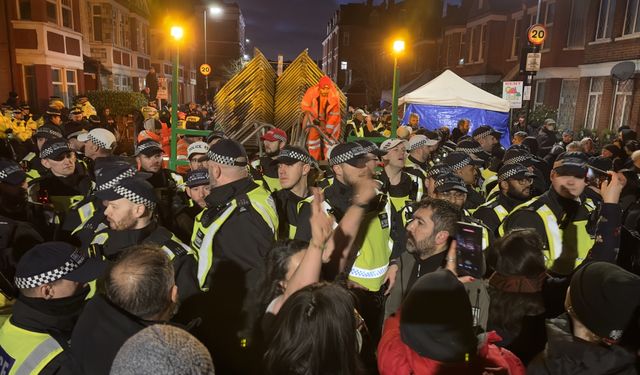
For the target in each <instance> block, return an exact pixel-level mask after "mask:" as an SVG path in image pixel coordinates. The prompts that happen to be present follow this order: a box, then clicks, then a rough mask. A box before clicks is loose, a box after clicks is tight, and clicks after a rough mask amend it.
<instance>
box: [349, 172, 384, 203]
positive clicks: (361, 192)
mask: <svg viewBox="0 0 640 375" xmlns="http://www.w3.org/2000/svg"><path fill="white" fill-rule="evenodd" d="M379 186H380V183H379V182H378V181H376V180H374V179H372V178H365V179H361V180H359V181H358V182H357V183H356V184H355V186H354V188H353V197H352V198H351V203H352V204H354V205H356V206H360V207H364V206H366V205H367V204H369V202H371V200H372V199H373V198H374V197H375V196H376V195H378V187H379Z"/></svg>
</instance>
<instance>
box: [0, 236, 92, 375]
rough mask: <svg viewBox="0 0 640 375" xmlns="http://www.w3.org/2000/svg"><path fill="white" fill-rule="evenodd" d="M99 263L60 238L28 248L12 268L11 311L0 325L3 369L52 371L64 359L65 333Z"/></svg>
mask: <svg viewBox="0 0 640 375" xmlns="http://www.w3.org/2000/svg"><path fill="white" fill-rule="evenodd" d="M103 271H104V263H102V262H100V261H98V260H96V259H90V258H87V257H86V256H84V255H83V254H81V253H80V252H79V251H78V250H76V249H75V248H73V246H71V245H69V244H67V243H64V242H46V243H43V244H40V245H37V246H35V247H34V248H33V249H31V250H29V251H28V252H27V253H26V254H25V255H24V256H23V257H22V259H21V260H20V262H19V263H18V266H17V268H16V275H15V284H16V287H17V288H18V290H19V294H18V298H17V300H16V303H15V305H14V306H13V315H11V317H10V318H9V319H8V320H6V321H5V322H4V324H3V325H2V327H0V364H1V365H2V366H1V367H0V368H1V369H2V373H3V374H57V373H58V371H59V370H60V369H61V367H62V366H63V365H64V364H65V363H68V362H69V360H68V352H69V349H70V348H69V339H70V338H71V331H72V330H73V327H74V325H75V324H76V321H77V320H78V317H79V315H80V312H81V311H82V308H83V306H84V301H85V299H86V297H87V295H88V294H89V286H88V285H87V283H88V282H89V281H92V280H95V279H97V278H98V277H100V276H101V275H102V273H103Z"/></svg>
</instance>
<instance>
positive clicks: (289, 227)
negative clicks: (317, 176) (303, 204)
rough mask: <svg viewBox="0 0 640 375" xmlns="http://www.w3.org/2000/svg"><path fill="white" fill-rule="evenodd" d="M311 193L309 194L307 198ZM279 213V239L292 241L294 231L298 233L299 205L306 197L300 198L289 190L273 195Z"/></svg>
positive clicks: (282, 190)
mask: <svg viewBox="0 0 640 375" xmlns="http://www.w3.org/2000/svg"><path fill="white" fill-rule="evenodd" d="M310 195H311V192H309V191H308V192H307V197H308V196H310ZM271 196H272V197H273V201H274V203H275V205H276V211H277V212H278V239H280V240H284V239H292V238H293V237H295V236H294V233H292V232H293V230H294V228H295V231H297V228H298V226H299V224H298V216H299V215H298V204H299V203H300V201H302V200H304V199H305V198H306V197H299V196H297V195H296V194H294V193H293V192H292V191H291V190H289V189H281V190H278V191H275V192H274V193H272V194H271Z"/></svg>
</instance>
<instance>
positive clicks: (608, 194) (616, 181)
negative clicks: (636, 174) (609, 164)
mask: <svg viewBox="0 0 640 375" xmlns="http://www.w3.org/2000/svg"><path fill="white" fill-rule="evenodd" d="M607 173H608V174H609V176H611V180H609V181H604V182H603V183H602V185H601V186H600V194H601V195H602V200H603V201H604V203H618V201H619V200H620V193H621V192H622V189H623V188H624V186H625V185H626V184H627V178H626V177H625V176H624V175H623V174H622V173H619V172H612V171H609V172H607Z"/></svg>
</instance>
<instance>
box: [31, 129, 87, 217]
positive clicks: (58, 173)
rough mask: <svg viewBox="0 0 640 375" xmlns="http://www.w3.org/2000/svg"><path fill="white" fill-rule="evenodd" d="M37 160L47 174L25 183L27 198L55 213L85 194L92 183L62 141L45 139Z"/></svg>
mask: <svg viewBox="0 0 640 375" xmlns="http://www.w3.org/2000/svg"><path fill="white" fill-rule="evenodd" d="M40 159H41V162H42V165H43V166H44V167H45V168H47V169H48V172H47V173H46V174H45V175H43V176H42V177H40V178H38V179H35V180H32V181H30V182H29V195H30V197H31V199H32V200H33V201H38V202H40V203H43V204H51V205H52V206H53V208H54V210H55V211H56V212H57V213H60V214H62V215H64V214H66V213H67V212H68V211H69V209H70V208H71V206H73V205H74V204H75V203H77V202H79V201H81V200H82V199H83V198H84V197H85V196H87V195H88V194H89V192H90V191H91V189H92V188H93V182H92V181H91V178H89V176H88V175H86V174H85V173H84V169H83V168H81V167H80V166H79V165H78V164H77V163H76V154H75V152H73V151H71V149H70V148H69V144H68V143H67V141H66V140H65V139H64V138H54V139H49V140H47V141H46V142H45V143H44V145H43V146H42V150H41V151H40Z"/></svg>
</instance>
